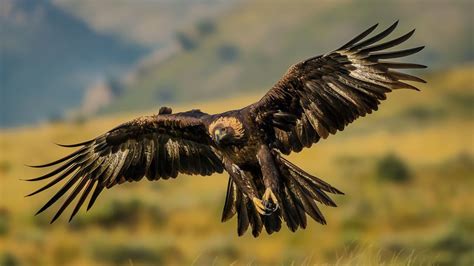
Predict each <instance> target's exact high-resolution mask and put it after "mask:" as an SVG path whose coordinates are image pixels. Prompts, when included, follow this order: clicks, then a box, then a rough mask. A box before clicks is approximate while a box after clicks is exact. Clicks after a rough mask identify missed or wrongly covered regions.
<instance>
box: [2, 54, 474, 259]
mask: <svg viewBox="0 0 474 266" xmlns="http://www.w3.org/2000/svg"><path fill="white" fill-rule="evenodd" d="M239 60H240V58H239ZM472 73H473V68H472V67H471V66H465V67H462V68H458V69H452V70H446V71H436V72H432V73H430V74H428V75H427V80H428V84H425V85H423V86H422V87H421V92H414V91H408V90H400V91H395V92H393V93H391V94H390V95H389V97H388V100H387V101H386V102H384V103H383V104H382V105H381V107H380V110H379V111H377V112H376V113H374V114H372V115H369V116H367V117H365V118H363V119H360V120H357V121H356V122H354V124H352V125H350V126H348V128H347V129H346V130H345V131H344V132H339V133H337V134H336V135H334V136H331V137H329V138H328V139H327V140H324V141H320V142H319V143H318V144H316V145H315V146H314V147H313V148H312V149H306V150H304V151H303V152H301V153H298V154H292V155H291V156H289V159H290V160H291V161H293V162H294V163H295V164H297V165H299V166H301V167H302V168H304V169H306V170H307V171H308V172H309V173H312V174H315V175H317V176H319V177H321V178H323V179H324V180H326V181H328V182H329V183H331V184H333V185H334V186H336V187H337V188H339V189H341V190H342V191H344V192H345V195H344V196H336V197H335V198H334V199H335V201H336V203H337V204H338V207H337V208H329V207H321V209H322V212H323V213H324V214H325V216H326V218H327V221H328V224H327V225H325V226H321V225H319V224H317V223H315V222H312V221H311V222H309V224H308V228H307V229H306V230H304V231H298V232H296V233H291V232H289V231H288V229H287V228H286V227H285V226H284V227H283V228H282V230H281V232H279V233H276V234H273V235H271V236H268V235H266V234H263V235H262V236H260V237H259V238H257V239H254V238H253V237H252V236H251V235H249V234H247V235H245V236H243V237H238V236H237V234H236V226H237V225H236V219H233V220H231V221H230V222H227V223H220V215H221V210H222V207H223V204H224V196H225V189H226V185H227V176H226V175H225V174H216V175H213V176H211V177H196V176H184V175H181V176H179V177H178V178H176V180H168V181H166V180H160V181H159V182H148V181H146V180H143V181H141V182H138V183H133V184H123V185H120V186H118V187H114V188H112V189H110V190H106V191H104V193H103V194H102V195H101V196H100V197H99V199H98V201H97V202H96V204H95V206H94V208H92V209H91V210H89V211H88V212H87V213H85V211H84V210H82V211H81V212H80V213H79V214H78V216H77V217H76V218H75V219H74V220H73V221H72V222H71V223H68V222H67V218H68V216H67V215H64V216H65V217H63V218H61V219H59V220H58V221H57V222H56V223H54V224H52V225H51V224H49V221H50V219H51V215H53V212H54V211H55V210H50V211H47V212H46V213H44V214H41V215H38V216H34V215H33V214H34V213H35V211H36V210H37V209H38V208H40V207H41V206H42V205H43V204H44V202H45V201H46V200H47V199H48V198H49V197H51V196H52V195H53V194H54V193H55V192H56V191H55V189H48V190H46V191H45V192H44V193H40V194H39V195H37V196H35V197H33V198H24V197H23V195H25V194H28V193H29V192H31V191H33V190H34V189H35V188H37V187H38V186H39V185H40V184H38V183H34V182H23V181H19V180H18V179H19V178H27V177H32V176H38V175H40V174H42V173H44V172H43V171H40V170H38V169H31V168H26V167H24V166H23V164H36V163H43V162H46V161H50V160H53V159H56V158H57V157H59V156H62V155H65V154H66V153H67V152H70V151H67V150H64V149H61V148H57V147H53V146H52V145H51V143H53V142H60V143H74V142H78V141H80V140H82V139H88V138H91V137H93V136H96V135H98V134H101V133H103V132H105V131H106V130H108V129H110V128H113V127H115V126H116V125H117V124H119V123H121V122H123V121H126V120H129V119H131V118H133V117H135V116H138V115H143V114H145V113H155V112H157V109H158V107H156V108H153V109H151V110H148V111H147V112H145V113H130V114H124V115H120V116H109V117H98V118H95V119H92V120H88V119H86V118H83V119H81V121H80V122H77V121H70V122H68V121H62V122H56V123H50V124H44V125H41V126H38V127H30V128H22V129H14V130H4V131H2V132H1V133H0V140H1V143H0V144H1V145H0V147H1V149H2V152H1V153H0V195H1V201H0V247H1V252H0V265H104V264H106V265H156V264H173V265H181V264H193V263H194V265H212V264H215V265H229V264H232V263H236V264H239V265H240V264H254V265H275V264H276V265H292V264H293V265H300V264H302V265H312V264H323V263H329V264H339V265H353V264H358V265H380V264H397V265H399V264H402V265H419V264H436V265H472V264H473V263H474V257H473V252H472V250H473V249H474V242H473V238H472V237H471V235H472V232H474V223H473V221H474V210H473V209H472V206H474V198H473V197H472V187H473V186H474V145H472V144H473V143H472V136H473V135H474V121H473V116H472V114H470V113H469V112H470V110H472V107H470V106H469V105H470V104H469V103H470V102H471V101H472V97H471V98H469V97H467V96H468V95H472V91H474V90H473V82H472ZM449 95H463V96H462V97H461V96H455V97H452V96H451V97H449ZM259 97H261V95H260V94H259V95H248V96H244V97H238V98H234V99H228V100H222V101H209V102H204V103H200V104H189V105H184V106H174V107H173V109H174V110H175V111H177V112H178V111H182V110H188V109H191V108H196V107H201V108H202V107H205V108H203V111H207V112H211V113H212V112H220V111H225V110H228V109H232V108H238V107H241V106H244V105H246V104H248V103H249V102H252V101H255V100H257V99H258V98H259ZM463 102H465V104H462V103H463ZM461 105H462V106H464V107H461ZM413 110H415V111H413ZM420 110H421V111H420ZM439 110H443V111H439ZM382 180H383V182H381V181H382ZM54 207H56V208H57V207H58V206H56V205H55V206H53V209H54Z"/></svg>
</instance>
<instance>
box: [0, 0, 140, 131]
mask: <svg viewBox="0 0 474 266" xmlns="http://www.w3.org/2000/svg"><path fill="white" fill-rule="evenodd" d="M0 35H1V41H0V53H1V58H0V64H1V66H0V80H1V83H0V86H1V99H0V106H1V107H0V113H1V114H0V127H5V126H14V125H21V124H25V123H31V122H35V121H38V120H45V119H47V118H51V119H57V118H61V117H62V116H64V113H66V112H67V111H68V109H71V108H73V107H76V106H77V105H79V104H80V100H81V98H82V96H83V93H84V88H85V87H87V86H88V84H89V83H91V82H94V81H95V80H96V79H99V78H101V77H102V76H112V77H113V76H115V75H118V74H120V73H122V72H123V71H124V70H125V69H127V68H128V67H130V64H131V63H133V62H134V61H136V60H137V58H139V57H140V56H141V55H143V54H144V53H145V52H146V51H147V50H146V49H144V48H143V47H140V46H139V45H136V44H131V43H129V42H125V41H123V40H121V39H119V38H117V37H115V36H112V35H110V34H107V33H98V32H96V31H94V30H93V29H91V28H90V27H88V26H87V25H86V24H85V23H84V22H83V21H81V20H78V19H77V18H75V17H73V16H71V15H69V14H67V13H65V12H64V11H63V10H61V9H59V8H57V7H56V6H55V5H53V4H51V3H50V1H46V0H2V1H0Z"/></svg>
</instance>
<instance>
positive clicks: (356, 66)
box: [28, 21, 425, 237]
mask: <svg viewBox="0 0 474 266" xmlns="http://www.w3.org/2000/svg"><path fill="white" fill-rule="evenodd" d="M397 24H398V21H397V22H395V23H394V24H393V25H391V26H390V27H389V28H387V29H386V30H384V31H382V32H380V33H378V34H376V35H374V36H373V37H370V38H369V37H367V36H368V35H369V34H370V33H371V32H372V31H373V30H374V29H375V28H376V27H377V25H374V26H372V27H370V28H369V29H368V30H366V31H364V32H362V33H361V34H359V35H357V36H356V37H355V38H353V39H352V40H350V41H349V42H348V43H346V44H345V45H343V46H342V47H341V48H339V49H337V50H335V51H333V52H330V53H327V54H324V55H320V56H315V57H312V58H309V59H307V60H304V61H302V62H299V63H297V64H295V65H293V66H291V67H290V68H289V70H288V71H287V72H286V74H285V75H284V76H283V77H282V78H281V79H280V80H279V81H278V82H277V83H276V84H275V85H274V86H273V87H272V88H271V89H270V90H269V91H268V92H267V94H266V95H265V96H263V98H262V99H261V100H259V101H258V102H256V103H253V104H251V105H249V106H247V107H244V108H242V109H239V110H232V111H227V112H224V113H220V114H206V113H203V112H201V111H199V110H191V111H188V112H182V113H176V114H173V113H172V111H171V109H170V108H168V107H162V108H161V109H160V111H159V113H158V114H155V115H151V116H143V117H139V118H137V119H134V120H132V121H129V122H126V123H124V124H121V125H119V126H117V127H116V128H114V129H112V130H110V131H108V132H107V133H105V134H103V135H100V136H99V137H97V138H94V139H92V140H88V141H85V142H82V143H78V144H73V145H61V146H63V147H74V148H76V147H77V148H78V149H77V150H76V151H75V152H73V153H71V154H70V155H68V156H66V157H64V158H61V159H59V160H57V161H54V162H51V163H48V164H43V165H37V166H33V167H50V166H54V165H58V167H57V168H56V169H55V170H53V171H51V172H50V173H48V174H45V175H43V176H40V177H37V178H33V179H28V180H29V181H40V180H45V179H52V180H51V181H50V182H49V183H48V184H46V185H45V186H43V187H42V188H40V189H38V190H37V191H35V192H33V193H31V194H29V195H28V196H31V195H35V194H37V193H39V192H41V191H43V190H46V189H48V188H50V187H52V186H54V185H56V184H57V183H58V182H60V181H62V180H64V179H67V182H65V184H64V185H63V186H62V187H61V188H60V189H59V190H58V192H57V193H56V194H55V195H54V196H53V197H52V198H51V199H50V200H49V201H48V202H47V203H46V204H45V205H44V206H43V207H42V208H41V209H40V210H39V211H38V212H37V214H38V213H41V212H42V211H44V210H46V209H47V208H48V207H50V206H51V205H52V204H53V203H55V202H56V201H57V200H58V199H59V198H61V197H62V196H64V194H65V193H66V192H68V191H70V193H69V195H68V196H67V197H66V199H65V200H64V203H63V204H62V205H61V207H60V208H59V210H58V212H57V213H56V215H55V216H54V217H53V219H52V221H51V222H54V221H55V220H56V219H57V218H58V217H59V216H60V215H61V214H62V213H63V211H64V210H65V209H66V208H67V207H68V206H69V205H70V204H71V202H72V201H73V200H74V199H75V198H76V197H78V200H77V203H76V205H75V207H74V209H73V211H72V214H71V216H70V219H72V218H73V217H74V215H76V213H77V212H78V210H79V209H80V208H81V206H82V205H83V203H84V202H85V201H86V199H87V197H88V196H89V195H91V196H90V199H89V203H88V206H87V209H89V208H91V207H92V205H93V204H94V202H95V201H96V199H97V197H98V196H99V194H100V193H101V192H102V190H103V189H104V188H107V189H108V188H111V187H113V186H115V185H118V184H122V183H124V182H133V181H140V180H142V179H143V177H144V176H145V177H146V178H147V179H148V180H153V181H154V180H159V179H169V178H170V177H171V178H176V177H177V176H178V174H179V173H183V174H188V175H205V176H207V175H212V174H213V173H216V172H217V173H222V172H223V171H226V172H227V173H228V174H229V176H230V177H229V182H228V186H227V195H226V198H225V204H224V209H223V213H222V221H227V220H228V219H230V218H231V217H233V216H234V215H235V214H236V213H237V220H238V229H237V230H238V234H239V235H242V234H243V233H244V232H245V231H247V229H248V228H249V226H251V228H252V234H253V235H254V236H255V237H256V236H258V235H259V234H260V233H261V231H262V228H263V227H265V229H266V231H267V233H268V234H271V233H273V232H277V231H279V230H280V228H281V223H282V220H284V222H285V223H286V225H287V226H288V228H289V229H290V230H291V231H295V230H297V229H298V228H305V227H306V224H307V220H306V214H308V215H309V216H310V217H311V218H313V219H314V220H316V221H317V222H319V223H321V224H325V223H326V220H325V219H324V216H323V214H322V213H321V211H320V210H319V208H318V206H317V204H316V203H317V202H318V203H322V204H324V205H329V206H336V204H335V203H334V201H333V200H332V199H331V198H330V197H329V196H328V195H327V193H333V194H343V193H342V192H341V191H339V190H338V189H336V188H334V187H333V186H331V185H329V184H328V183H326V182H324V181H323V180H321V179H319V178H317V177H315V176H312V175H310V174H308V173H306V172H305V171H303V170H302V169H301V168H299V167H298V166H296V165H294V164H292V163H291V162H289V161H288V160H287V159H285V158H284V157H283V156H282V155H288V154H290V153H291V152H299V151H301V150H302V149H303V148H304V147H306V148H309V147H311V145H313V144H314V143H317V142H318V141H319V140H320V139H325V138H327V137H328V136H329V135H330V134H335V133H336V132H337V131H338V130H343V129H344V127H345V126H347V125H348V124H349V123H351V122H352V121H354V120H355V119H356V118H358V117H360V116H365V115H366V114H369V113H372V111H374V110H377V106H378V105H379V103H380V102H381V101H382V100H385V98H386V94H387V93H389V92H391V91H392V90H395V89H403V88H406V89H414V90H417V88H416V87H414V86H412V85H410V84H407V83H406V81H415V82H425V81H424V80H422V79H420V78H418V77H415V76H412V75H408V74H405V73H402V72H398V71H396V69H416V68H425V66H423V65H419V64H412V63H401V62H394V61H385V59H392V58H399V57H404V56H408V55H411V54H414V53H416V52H418V51H420V50H422V49H423V46H421V47H416V48H411V49H405V50H396V51H387V49H389V48H392V47H394V46H396V45H399V44H401V43H403V42H404V41H406V40H407V39H409V38H410V36H412V34H413V32H414V30H412V31H410V32H408V33H407V34H405V35H403V36H401V37H398V38H395V39H392V40H389V41H382V40H384V39H385V37H387V36H388V35H389V34H390V33H392V31H393V30H394V29H395V28H396V26H397Z"/></svg>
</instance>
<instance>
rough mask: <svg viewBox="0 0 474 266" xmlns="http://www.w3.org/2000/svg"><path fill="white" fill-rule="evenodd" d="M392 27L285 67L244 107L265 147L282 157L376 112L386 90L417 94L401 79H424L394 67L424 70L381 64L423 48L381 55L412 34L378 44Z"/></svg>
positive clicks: (406, 65)
mask: <svg viewBox="0 0 474 266" xmlns="http://www.w3.org/2000/svg"><path fill="white" fill-rule="evenodd" d="M397 24H398V22H396V23H394V24H393V25H392V26H390V27H389V28H388V29H386V30H384V31H382V32H381V33H379V34H377V35H375V36H373V37H371V38H367V39H364V38H365V37H366V36H367V35H369V34H370V33H371V32H372V31H373V30H374V29H375V27H376V26H377V25H375V26H373V27H371V28H369V29H368V30H366V31H364V32H363V33H361V34H359V35H358V36H357V37H355V38H354V39H352V40H351V41H349V42H348V43H347V44H345V45H344V46H342V47H341V48H339V49H337V50H336V51H334V52H331V53H328V54H326V55H322V56H317V57H313V58H310V59H308V60H305V61H303V62H300V63H298V64H295V65H293V66H292V67H290V69H289V70H288V72H287V73H286V74H285V75H284V76H283V77H282V78H281V79H280V80H279V81H278V82H277V83H276V84H275V85H274V86H273V88H272V89H271V90H270V91H269V92H268V93H267V94H266V95H265V96H264V97H263V98H262V99H261V100H260V101H259V102H257V103H254V104H252V105H250V106H248V107H247V108H248V111H249V113H250V115H251V116H253V119H254V121H256V123H257V124H258V126H259V127H260V128H261V129H262V130H263V131H265V133H266V135H267V137H268V139H267V141H268V143H269V144H270V145H271V146H272V147H273V148H276V149H278V150H279V151H281V152H282V153H284V154H289V153H290V152H292V151H295V152H298V151H300V150H301V149H302V148H303V147H310V146H311V145H312V144H313V143H316V142H317V141H318V140H319V139H321V138H323V139H325V138H327V137H328V136H329V134H335V133H336V132H337V131H338V130H343V129H344V128H345V127H346V126H347V125H348V124H349V123H351V122H352V121H354V120H355V119H356V118H358V117H360V116H365V115H366V114H368V113H371V112H372V111H374V110H377V108H378V105H379V103H380V101H382V100H385V98H386V94H387V93H388V92H390V91H392V90H395V89H401V88H408V89H415V90H417V88H416V87H414V86H412V85H410V84H407V83H406V82H405V81H415V82H425V81H424V80H422V79H420V78H418V77H414V76H411V75H408V74H405V73H402V72H398V71H395V70H394V69H410V68H425V66H423V65H419V64H411V63H401V62H393V61H384V60H383V59H391V58H398V57H404V56H408V55H411V54H414V53H416V52H418V51H420V50H421V49H423V47H416V48H411V49H406V50H398V51H386V49H389V48H392V47H394V46H396V45H398V44H401V43H403V42H404V41H406V40H407V39H409V38H410V37H411V35H412V34H413V32H414V30H413V31H411V32H409V33H407V34H405V35H403V36H401V37H398V38H395V39H392V40H389V41H384V42H381V43H378V42H379V41H380V40H383V39H384V38H385V37H387V36H388V35H389V34H390V33H391V32H392V31H393V30H394V29H395V28H396V26H397Z"/></svg>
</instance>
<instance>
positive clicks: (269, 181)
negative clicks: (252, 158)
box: [257, 145, 280, 215]
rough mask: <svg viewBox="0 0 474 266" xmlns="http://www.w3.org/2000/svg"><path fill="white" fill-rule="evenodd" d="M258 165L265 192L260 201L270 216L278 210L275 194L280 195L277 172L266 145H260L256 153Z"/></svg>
mask: <svg viewBox="0 0 474 266" xmlns="http://www.w3.org/2000/svg"><path fill="white" fill-rule="evenodd" d="M257 159H258V163H259V164H260V168H261V170H262V176H263V184H264V186H265V192H264V194H263V197H262V201H263V203H264V205H265V207H266V208H267V209H270V210H271V212H269V213H266V214H268V215H269V214H271V213H273V212H274V211H276V210H277V209H278V199H277V197H276V195H277V194H279V193H280V180H279V172H278V169H277V167H276V165H275V161H274V159H273V154H272V153H271V152H270V149H269V148H268V146H267V145H261V146H260V149H259V150H258V153H257Z"/></svg>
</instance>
